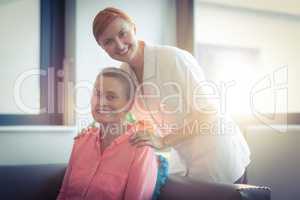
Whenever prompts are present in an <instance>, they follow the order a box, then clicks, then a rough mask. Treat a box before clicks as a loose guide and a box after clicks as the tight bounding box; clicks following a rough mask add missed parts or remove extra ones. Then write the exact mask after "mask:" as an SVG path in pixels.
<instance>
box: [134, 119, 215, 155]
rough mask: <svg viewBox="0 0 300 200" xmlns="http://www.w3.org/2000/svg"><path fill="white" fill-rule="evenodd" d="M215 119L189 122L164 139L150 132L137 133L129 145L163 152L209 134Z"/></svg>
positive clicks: (173, 130)
mask: <svg viewBox="0 0 300 200" xmlns="http://www.w3.org/2000/svg"><path fill="white" fill-rule="evenodd" d="M215 119H216V118H215V115H206V116H204V115H202V117H201V118H200V119H196V120H194V121H192V122H190V123H189V124H187V125H186V126H184V127H183V128H179V129H172V131H170V132H171V133H169V134H167V135H166V136H164V137H161V136H158V135H156V134H154V133H153V132H152V131H151V130H142V131H138V132H137V133H136V134H135V135H133V136H132V137H131V138H130V143H131V144H132V145H137V147H143V146H151V147H152V148H155V149H157V150H164V149H166V148H169V147H173V146H176V145H177V144H179V143H181V142H183V141H185V140H188V139H191V138H193V137H195V136H197V135H198V134H210V133H209V131H210V129H211V127H212V126H213V123H214V120H215Z"/></svg>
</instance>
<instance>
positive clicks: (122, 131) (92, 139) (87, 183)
mask: <svg viewBox="0 0 300 200" xmlns="http://www.w3.org/2000/svg"><path fill="white" fill-rule="evenodd" d="M131 80H132V79H131V78H130V76H129V75H128V74H127V73H126V72H125V71H123V70H121V69H118V68H105V69H104V70H103V71H102V72H101V73H100V74H99V75H98V76H97V79H96V81H95V84H94V91H93V95H92V98H91V110H92V115H93V118H94V119H95V121H97V122H98V123H99V127H98V128H96V127H92V128H88V129H87V130H86V131H84V133H82V134H80V135H79V136H77V137H75V141H74V145H73V150H72V154H71V158H70V161H69V165H68V168H67V171H66V174H65V177H64V181H63V185H62V187H61V189H60V193H59V195H58V197H57V199H59V200H64V199H72V200H75V199H87V200H92V199H97V200H101V199H103V200H111V199H114V200H117V199H125V200H126V199H127V200H135V199H136V200H145V199H151V198H152V195H153V192H154V189H155V183H156V179H157V170H158V162H157V158H156V156H155V154H154V151H153V150H152V149H151V148H150V147H147V146H142V147H135V146H133V145H130V143H129V138H130V136H131V135H132V134H134V132H135V131H136V129H137V128H140V127H141V126H140V125H139V126H137V125H136V124H130V125H129V124H126V123H125V116H126V114H127V112H128V111H129V110H130V108H131V106H132V104H133V101H134V93H135V91H134V90H135V89H134V88H135V87H134V84H132V83H133V82H132V81H131Z"/></svg>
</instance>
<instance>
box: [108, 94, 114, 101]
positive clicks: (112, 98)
mask: <svg viewBox="0 0 300 200" xmlns="http://www.w3.org/2000/svg"><path fill="white" fill-rule="evenodd" d="M106 98H107V99H108V100H110V101H111V100H114V99H115V98H116V96H113V95H108V96H107V97H106Z"/></svg>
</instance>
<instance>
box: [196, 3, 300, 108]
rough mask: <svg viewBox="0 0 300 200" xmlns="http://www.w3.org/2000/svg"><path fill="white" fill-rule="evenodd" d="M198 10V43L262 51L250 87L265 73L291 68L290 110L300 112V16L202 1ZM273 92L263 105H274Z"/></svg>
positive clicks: (268, 106)
mask: <svg viewBox="0 0 300 200" xmlns="http://www.w3.org/2000/svg"><path fill="white" fill-rule="evenodd" d="M298 8H299V7H298ZM195 13H196V16H195V23H196V42H198V43H205V44H214V45H224V46H229V47H241V48H252V49H254V50H255V49H256V50H257V51H258V52H259V57H260V61H261V65H260V66H253V68H256V69H255V74H254V75H253V76H252V77H251V80H252V83H251V84H252V85H250V88H251V87H253V86H254V84H256V83H257V82H258V81H260V80H261V79H262V78H264V77H265V76H267V75H271V76H273V73H274V72H275V71H276V70H277V69H279V68H282V67H288V84H286V85H281V86H282V87H288V97H287V98H285V99H288V102H287V105H288V111H289V112H299V111H300V104H299V102H300V96H299V95H298V91H299V88H298V85H299V77H298V75H299V74H300V68H299V66H300V59H299V56H298V54H299V52H300V37H299V35H300V16H292V15H283V14H280V13H277V14H276V13H273V12H272V13H270V12H262V11H255V10H247V9H242V8H232V7H228V6H220V5H219V4H208V3H202V4H201V3H199V2H198V4H197V5H196V12H195ZM204 67H205V66H204ZM230 73H235V71H232V72H230ZM243 75H244V76H249V74H247V73H246V72H244V73H242V74H240V76H243ZM273 83H274V82H273ZM248 94H249V97H247V99H250V91H249V92H248ZM270 94H271V95H269V96H267V97H265V96H264V97H263V98H261V100H259V101H260V102H258V104H259V105H260V107H262V108H268V109H272V108H273V107H272V105H273V104H272V103H270V102H272V101H273V96H272V95H273V93H270ZM248 105H249V104H247V106H248Z"/></svg>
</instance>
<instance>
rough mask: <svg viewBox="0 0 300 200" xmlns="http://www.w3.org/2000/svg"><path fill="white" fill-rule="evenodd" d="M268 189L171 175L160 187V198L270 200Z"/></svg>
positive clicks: (164, 199) (176, 199)
mask: <svg viewBox="0 0 300 200" xmlns="http://www.w3.org/2000/svg"><path fill="white" fill-rule="evenodd" d="M270 193H271V192H270V189H269V188H266V187H257V186H250V185H241V184H221V183H210V182H205V181H197V180H194V179H191V178H189V177H181V176H178V175H171V176H170V177H169V179H168V181H167V183H166V185H165V186H164V187H163V188H162V191H161V195H160V197H159V199H160V200H167V199H172V200H173V199H174V200H179V199H191V200H192V199H197V200H270Z"/></svg>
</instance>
